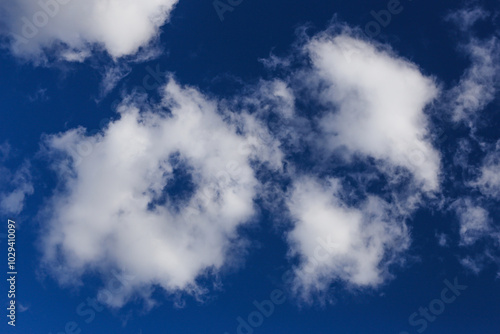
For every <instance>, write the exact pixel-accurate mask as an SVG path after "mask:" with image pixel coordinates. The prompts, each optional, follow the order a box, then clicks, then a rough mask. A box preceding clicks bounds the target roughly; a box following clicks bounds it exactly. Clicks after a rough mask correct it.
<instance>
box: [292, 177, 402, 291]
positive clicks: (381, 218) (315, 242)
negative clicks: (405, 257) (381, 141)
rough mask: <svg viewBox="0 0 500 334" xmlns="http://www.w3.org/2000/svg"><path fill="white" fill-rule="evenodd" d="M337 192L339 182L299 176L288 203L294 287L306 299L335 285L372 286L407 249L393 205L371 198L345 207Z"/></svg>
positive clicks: (400, 220) (383, 278) (399, 220)
mask: <svg viewBox="0 0 500 334" xmlns="http://www.w3.org/2000/svg"><path fill="white" fill-rule="evenodd" d="M341 191H342V188H341V186H340V181H339V180H338V179H329V180H327V181H319V180H316V179H312V178H309V177H303V178H301V179H298V180H296V181H295V182H294V186H293V190H292V191H291V193H290V194H289V198H288V199H287V206H288V209H289V210H290V212H291V216H292V219H293V220H294V221H295V226H294V228H293V229H292V230H291V231H290V232H289V233H288V241H289V243H290V255H292V256H298V257H299V259H300V263H299V265H298V267H297V268H295V282H294V283H295V285H294V288H295V289H296V290H297V291H298V292H300V294H301V296H302V297H304V298H305V299H306V300H307V299H308V298H309V297H310V296H311V295H314V294H315V293H321V292H323V291H325V290H326V289H327V288H328V287H329V285H330V284H331V283H332V282H334V281H343V282H345V283H347V284H348V285H351V286H353V287H376V286H377V285H379V284H381V283H383V282H384V280H385V279H386V278H388V277H389V276H390V274H389V271H388V266H389V265H390V264H391V263H393V262H394V261H397V256H396V255H400V254H399V253H401V252H402V251H404V250H406V249H407V247H408V245H409V235H408V231H407V228H406V225H405V223H404V219H403V218H402V216H400V215H399V214H398V213H397V212H395V208H394V207H391V205H389V204H388V203H386V202H384V201H383V200H381V199H379V198H377V197H376V196H369V197H368V198H367V199H366V201H364V202H363V203H362V204H360V205H358V206H357V207H353V206H349V205H347V204H346V203H344V202H343V200H342V199H341Z"/></svg>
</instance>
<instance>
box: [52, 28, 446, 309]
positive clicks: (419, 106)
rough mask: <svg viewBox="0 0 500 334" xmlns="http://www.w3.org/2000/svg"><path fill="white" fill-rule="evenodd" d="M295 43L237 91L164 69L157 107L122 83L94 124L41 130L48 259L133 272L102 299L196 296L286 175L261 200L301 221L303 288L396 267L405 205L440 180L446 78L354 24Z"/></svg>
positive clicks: (296, 244)
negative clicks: (438, 117) (55, 186)
mask: <svg viewBox="0 0 500 334" xmlns="http://www.w3.org/2000/svg"><path fill="white" fill-rule="evenodd" d="M294 53H295V54H297V55H300V57H303V59H301V60H299V63H300V66H298V68H296V67H293V66H292V63H291V62H287V61H279V60H277V58H276V57H275V58H274V61H275V62H276V61H277V62H279V63H280V64H281V65H280V66H281V70H282V71H283V72H284V73H286V74H285V75H284V76H276V77H275V78H273V79H271V80H261V81H259V82H258V83H256V84H254V85H252V86H247V87H245V88H244V89H243V90H242V92H241V94H239V95H237V96H235V97H234V98H233V99H227V100H223V101H218V100H217V99H215V98H212V99H208V98H207V97H205V96H204V95H203V94H201V93H200V92H199V91H198V90H196V89H195V88H185V87H181V86H180V85H179V84H177V83H176V81H175V80H173V79H172V78H170V79H169V82H168V84H167V85H166V86H165V87H164V88H163V90H162V91H161V95H162V96H163V100H162V103H161V104H160V105H158V104H156V105H155V104H153V105H150V104H148V103H147V102H146V101H147V100H145V99H144V98H141V97H138V96H131V97H128V98H126V99H125V100H124V101H123V102H122V104H121V106H120V107H119V108H118V112H119V119H118V120H115V121H112V122H111V123H110V124H109V126H108V127H107V128H106V129H105V130H104V131H103V132H102V133H100V134H96V135H93V136H89V135H86V133H85V130H84V129H82V128H78V129H73V130H69V131H66V132H64V133H60V134H57V135H51V136H48V137H47V138H46V139H45V146H46V151H47V153H48V154H49V156H50V157H51V159H52V162H53V168H54V169H55V170H56V171H57V173H58V175H59V176H60V178H61V181H62V182H61V184H62V185H61V188H60V189H59V190H58V191H57V192H56V194H55V195H54V196H53V197H52V199H51V205H50V208H49V209H48V211H49V212H50V214H49V215H48V222H49V223H48V225H47V229H46V231H45V232H44V233H43V235H44V237H43V243H42V244H43V246H42V247H43V248H42V250H43V253H44V256H45V257H44V260H45V264H46V265H47V267H48V268H50V270H51V271H53V272H55V273H56V274H57V277H58V278H59V279H60V280H61V281H62V282H75V281H78V279H80V278H81V276H82V275H83V274H84V273H85V272H87V271H89V270H93V271H97V272H100V273H101V274H102V275H103V276H104V277H106V275H108V276H109V273H110V270H116V271H118V272H120V273H121V274H123V275H128V276H129V277H134V280H133V282H134V283H133V284H131V285H130V286H129V289H127V290H126V291H125V292H123V293H122V294H120V295H119V296H118V297H115V298H114V299H113V300H107V301H106V302H108V304H110V305H114V306H120V305H122V304H123V303H125V302H126V301H127V299H128V298H130V296H132V295H133V294H134V293H138V292H139V291H148V292H147V293H145V295H142V297H144V298H146V299H147V298H148V297H149V296H148V293H149V292H150V291H152V288H153V287H154V286H160V287H162V288H163V289H164V290H166V291H168V292H170V293H175V292H187V293H190V294H193V295H200V294H202V293H203V287H202V286H201V285H199V284H197V282H198V279H199V278H200V277H202V276H203V275H206V274H209V273H217V272H218V271H220V270H221V269H222V268H224V266H225V265H230V264H231V263H233V261H234V260H235V259H236V258H237V256H236V255H237V254H238V252H237V251H236V250H238V249H239V250H241V249H242V245H241V244H242V243H244V240H243V239H242V238H241V236H240V235H239V234H238V228H239V227H240V226H242V225H243V224H245V223H246V222H248V221H250V220H251V219H252V217H253V216H254V215H255V208H254V200H255V199H257V198H259V199H262V198H264V197H266V196H268V195H269V194H268V189H282V190H279V191H277V192H276V194H274V195H276V196H275V197H274V198H273V201H267V202H266V201H264V202H266V203H267V205H269V209H270V210H271V212H274V213H276V214H279V215H281V216H284V217H287V218H289V220H290V221H291V222H292V225H291V226H290V228H289V229H288V230H287V231H285V235H286V241H287V242H288V245H289V255H290V258H291V261H293V259H298V264H297V266H296V268H295V271H294V272H295V279H294V286H293V288H294V290H295V291H296V292H297V293H299V294H301V296H302V297H304V298H305V299H308V298H309V296H310V295H311V294H313V293H316V292H318V293H321V292H322V291H324V290H325V289H328V287H329V286H330V284H331V283H333V282H335V281H341V282H344V283H346V284H347V285H349V286H353V287H359V288H363V287H376V286H379V285H380V284H382V283H384V282H385V281H386V280H387V279H388V278H390V277H391V274H390V270H389V269H390V266H391V265H392V264H394V263H400V262H403V261H404V256H403V254H404V251H405V250H406V249H407V248H408V246H409V243H410V236H409V231H408V228H407V226H406V219H407V218H408V217H409V215H410V214H411V213H412V212H413V211H414V210H415V208H417V207H418V204H419V203H420V201H421V198H422V197H425V196H432V195H433V194H434V193H435V192H437V191H438V190H439V188H440V169H441V163H440V155H439V153H438V152H437V151H436V150H435V149H434V147H433V146H432V144H431V141H430V130H429V125H428V119H427V114H426V108H427V106H429V105H430V104H431V103H432V102H433V100H434V99H435V98H436V97H437V95H438V89H437V86H436V84H435V82H434V80H433V79H432V78H429V77H426V76H425V75H423V74H422V73H421V71H420V70H419V69H418V67H417V66H416V65H415V64H413V63H411V62H410V61H408V60H406V59H403V58H402V57H399V56H397V55H396V54H395V53H394V52H392V51H391V50H389V49H388V48H387V47H384V46H382V45H378V44H375V43H373V42H369V41H366V40H363V39H361V38H358V37H356V34H355V33H354V32H353V31H349V30H343V31H340V32H339V31H337V32H334V29H329V30H327V31H325V32H322V33H319V34H317V35H316V36H313V37H311V38H306V39H303V40H302V43H301V44H300V45H296V49H294ZM110 77H111V78H112V77H113V74H112V73H111V74H110ZM110 81H112V80H111V79H110ZM75 148H77V149H75ZM78 150H79V151H81V152H80V153H82V152H84V153H85V152H86V153H85V154H83V158H82V154H78ZM301 161H304V163H301ZM332 161H333V162H334V163H332ZM285 165H286V168H285V167H284V166H285ZM276 180H278V181H276ZM353 180H355V181H353ZM281 181H285V182H286V184H288V186H286V187H283V184H281V183H280V182H281ZM351 181H352V182H357V186H359V187H357V188H356V191H354V190H353V188H354V187H353V186H348V184H349V182H351ZM273 182H274V184H273ZM374 184H378V186H376V187H375V188H374V186H373V185H374ZM283 189H284V190H283ZM370 189H371V190H370ZM355 193H356V194H355ZM266 198H272V196H268V197H266ZM281 204H282V205H281ZM282 209H283V211H281V210H282ZM278 210H279V212H278ZM321 245H323V249H322V250H321V249H320V250H319V251H318V247H320V246H321ZM319 253H321V255H320V257H321V259H318V254H319ZM231 255H233V256H231Z"/></svg>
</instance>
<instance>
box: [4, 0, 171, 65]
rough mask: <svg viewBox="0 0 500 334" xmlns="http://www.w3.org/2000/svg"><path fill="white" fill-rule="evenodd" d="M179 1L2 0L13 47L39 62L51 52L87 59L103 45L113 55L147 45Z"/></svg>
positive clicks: (77, 59)
mask: <svg viewBox="0 0 500 334" xmlns="http://www.w3.org/2000/svg"><path fill="white" fill-rule="evenodd" d="M176 2H177V1H176V0H146V1H144V0H143V1H139V0H40V1H38V0H18V1H14V2H12V1H8V0H2V1H0V9H1V10H3V11H5V12H6V13H8V15H4V16H2V22H1V23H3V24H4V25H5V26H6V27H7V29H8V31H7V32H6V34H8V36H9V37H10V38H11V44H10V49H11V51H12V52H13V53H14V54H15V55H17V56H20V57H23V58H27V59H32V60H35V61H40V58H41V59H44V58H45V56H47V54H46V51H49V50H50V51H56V56H58V57H60V58H62V59H66V60H68V61H82V60H83V59H84V58H85V57H86V56H88V55H89V54H90V52H92V51H93V50H96V49H102V50H104V51H106V52H107V53H108V54H109V55H110V56H111V57H113V58H115V59H116V58H120V57H124V56H130V55H134V54H136V53H137V52H138V51H139V49H140V48H147V47H148V46H149V44H150V43H151V42H152V41H154V40H155V39H156V38H157V37H158V35H159V33H160V31H159V30H160V27H161V26H162V25H163V24H164V23H165V21H166V20H168V18H169V14H170V12H171V11H172V9H173V7H174V6H175V4H176Z"/></svg>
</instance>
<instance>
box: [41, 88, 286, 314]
mask: <svg viewBox="0 0 500 334" xmlns="http://www.w3.org/2000/svg"><path fill="white" fill-rule="evenodd" d="M139 100H140V99H134V98H128V99H126V100H125V101H124V102H123V103H122V105H121V106H120V107H119V108H118V111H119V113H120V119H119V120H116V121H114V122H111V123H110V124H109V127H108V128H107V129H106V130H104V131H103V133H102V134H98V135H95V136H91V137H89V136H86V135H85V132H84V129H81V128H80V129H74V130H70V131H67V132H65V133H61V134H58V135H53V136H49V137H48V138H46V146H47V149H48V152H49V153H50V154H51V156H52V157H54V158H56V157H60V156H61V154H62V156H63V157H65V158H63V159H61V158H59V159H56V160H55V161H54V168H55V169H56V170H57V171H58V173H59V175H60V177H61V178H62V181H64V183H65V187H63V188H62V189H61V190H59V191H58V192H57V193H56V194H55V195H54V196H53V198H52V200H51V205H50V207H49V208H47V210H48V212H49V221H48V223H47V230H46V232H44V233H43V245H44V246H43V252H44V258H45V263H46V264H47V265H48V267H49V268H50V269H51V270H52V271H53V272H54V273H55V274H56V276H57V277H58V278H59V279H60V280H61V282H63V283H65V282H67V283H71V282H77V281H78V279H79V278H80V277H81V276H80V275H82V274H83V273H84V272H86V271H87V270H96V271H98V272H100V273H101V274H102V275H103V277H108V276H110V274H109V273H110V272H111V270H115V269H116V270H117V271H118V272H119V273H120V274H122V275H128V276H130V277H133V280H130V284H129V285H128V286H127V288H126V289H122V290H121V291H120V293H117V294H115V295H114V296H113V298H107V300H105V302H107V303H108V304H110V305H112V306H120V305H122V304H123V303H125V302H126V301H127V298H129V297H130V296H131V295H133V294H140V293H143V295H142V297H144V298H145V299H148V298H149V296H148V294H149V293H151V291H152V288H153V287H154V286H159V287H161V288H163V289H164V290H166V291H167V292H169V293H177V292H187V293H191V294H193V295H195V296H198V295H200V294H202V292H203V287H202V286H199V285H198V284H197V279H198V278H199V277H201V276H204V275H206V274H210V273H217V272H218V271H219V270H221V268H223V267H224V266H225V265H231V264H232V263H234V261H237V260H239V259H238V254H239V251H241V249H242V248H241V244H242V243H243V242H244V241H243V240H241V238H240V237H239V236H238V231H237V230H238V228H239V227H240V226H242V224H244V223H247V222H249V220H251V218H252V217H253V216H254V214H255V210H254V203H253V200H254V198H255V197H256V196H257V190H258V189H257V188H258V187H259V182H258V181H257V179H256V177H255V175H254V170H253V168H252V167H251V165H250V164H251V161H255V159H258V158H259V157H261V156H264V157H271V158H272V159H273V161H271V162H270V163H273V164H274V163H276V156H275V155H272V154H269V153H265V151H266V150H267V147H268V146H267V145H262V142H261V141H260V139H259V138H260V137H258V136H255V134H254V133H252V131H253V130H252V129H254V128H255V127H257V126H258V125H257V124H256V123H255V122H256V121H253V123H252V122H251V121H250V120H249V119H247V120H248V122H246V121H242V120H240V124H238V125H236V124H235V123H233V122H231V123H228V121H227V118H226V121H224V120H223V118H225V117H223V115H222V114H220V113H219V110H218V105H217V103H216V102H215V101H211V100H208V99H206V98H205V97H204V96H203V95H201V94H200V93H199V92H198V91H196V90H195V89H193V88H183V87H180V86H179V85H178V84H177V83H176V82H175V81H174V80H173V79H170V80H169V82H168V84H167V85H166V87H165V88H164V90H163V102H162V105H161V106H150V107H149V108H148V107H147V106H146V105H145V103H144V102H138V101H139ZM166 110H170V113H169V112H166ZM241 117H242V118H245V117H246V118H249V116H248V115H243V114H242V116H241ZM249 124H250V125H249ZM241 125H242V126H241ZM240 126H241V127H240ZM258 128H259V131H261V132H263V131H264V130H263V129H264V127H263V126H262V125H261V126H260V127H258ZM237 129H238V131H237ZM237 132H238V133H240V134H237ZM264 137H265V136H264ZM77 147H80V148H82V149H81V150H80V151H81V152H86V153H85V154H83V156H82V155H80V156H77V153H78V152H77V150H76V149H74V148H77ZM85 147H86V148H87V149H86V150H85V149H83V148H85ZM271 147H272V145H271ZM278 163H279V162H278ZM276 166H277V164H276ZM178 173H184V174H185V175H184V176H182V175H180V174H178ZM176 182H181V183H180V184H178V187H180V188H178V189H177V190H176V191H175V192H176V196H175V197H171V196H170V195H168V192H166V191H165V190H166V189H168V187H171V186H174V187H175V186H176ZM189 189H190V190H189ZM182 194H184V195H182ZM102 295H103V294H102V293H101V294H100V296H102Z"/></svg>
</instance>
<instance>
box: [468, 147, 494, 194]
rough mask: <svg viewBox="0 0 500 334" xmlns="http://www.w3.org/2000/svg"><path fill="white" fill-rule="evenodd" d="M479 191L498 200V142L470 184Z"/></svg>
mask: <svg viewBox="0 0 500 334" xmlns="http://www.w3.org/2000/svg"><path fill="white" fill-rule="evenodd" d="M471 185H472V186H474V187H477V188H478V189H479V191H480V192H481V193H482V194H484V195H486V196H489V197H491V198H493V199H497V200H498V199H500V141H498V142H497V144H496V148H495V149H493V150H491V151H490V152H489V153H488V154H487V155H486V158H485V159H484V160H483V163H482V165H481V167H480V175H479V177H478V178H477V179H476V180H474V181H472V182H471Z"/></svg>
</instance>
